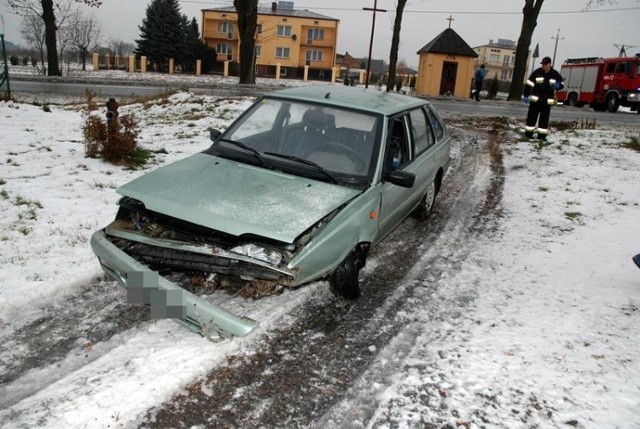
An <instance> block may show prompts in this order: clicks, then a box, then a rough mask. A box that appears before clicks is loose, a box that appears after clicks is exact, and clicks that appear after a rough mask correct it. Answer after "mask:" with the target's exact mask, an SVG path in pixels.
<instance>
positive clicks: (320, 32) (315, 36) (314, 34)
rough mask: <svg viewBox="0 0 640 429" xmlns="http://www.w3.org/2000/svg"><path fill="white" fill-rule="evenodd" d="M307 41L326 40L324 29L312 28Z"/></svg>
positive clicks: (308, 32)
mask: <svg viewBox="0 0 640 429" xmlns="http://www.w3.org/2000/svg"><path fill="white" fill-rule="evenodd" d="M307 39H309V40H324V28H310V29H309V31H307Z"/></svg>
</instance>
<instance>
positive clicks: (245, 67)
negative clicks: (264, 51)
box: [233, 0, 258, 84]
mask: <svg viewBox="0 0 640 429" xmlns="http://www.w3.org/2000/svg"><path fill="white" fill-rule="evenodd" d="M233 5H234V6H235V8H236V12H237V13H238V31H239V32H240V82H239V83H241V84H243V83H247V84H253V83H256V71H255V65H254V59H255V49H256V40H255V35H256V27H257V26H258V0H233Z"/></svg>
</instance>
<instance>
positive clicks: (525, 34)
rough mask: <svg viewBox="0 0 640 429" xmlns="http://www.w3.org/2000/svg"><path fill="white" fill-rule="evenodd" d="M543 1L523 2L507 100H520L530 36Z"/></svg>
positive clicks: (526, 0) (531, 0)
mask: <svg viewBox="0 0 640 429" xmlns="http://www.w3.org/2000/svg"><path fill="white" fill-rule="evenodd" d="M542 3H544V0H525V2H524V7H523V8H522V15H523V17H522V29H521V30H520V37H519V38H518V44H517V46H516V62H515V64H514V66H513V78H512V79H511V86H510V88H509V96H508V98H507V99H508V100H520V97H521V96H522V92H523V89H524V80H525V76H526V73H527V59H528V58H529V46H531V36H532V35H533V30H535V28H536V25H538V15H539V14H540V9H541V8H542Z"/></svg>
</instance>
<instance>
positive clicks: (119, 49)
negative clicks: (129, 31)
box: [107, 38, 136, 57]
mask: <svg viewBox="0 0 640 429" xmlns="http://www.w3.org/2000/svg"><path fill="white" fill-rule="evenodd" d="M107 47H108V48H109V49H110V50H111V52H112V53H113V55H117V56H119V57H126V56H127V55H129V54H130V53H131V52H133V51H134V50H135V48H136V47H135V46H134V45H133V44H132V43H127V42H123V41H122V40H118V39H113V38H112V39H109V40H108V41H107Z"/></svg>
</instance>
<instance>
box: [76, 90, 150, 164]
mask: <svg viewBox="0 0 640 429" xmlns="http://www.w3.org/2000/svg"><path fill="white" fill-rule="evenodd" d="M86 97H87V108H86V111H85V112H84V113H83V115H84V116H85V122H84V125H83V126H82V134H83V136H84V147H85V156H86V157H87V158H102V159H103V160H105V161H108V162H111V163H114V164H126V165H131V164H137V161H136V151H137V144H138V142H137V138H138V131H137V127H138V122H137V121H136V119H135V118H134V117H133V115H122V116H117V115H115V117H112V118H110V119H103V118H102V116H101V115H100V113H99V112H97V109H98V106H97V105H96V103H95V101H94V98H95V93H92V92H90V91H87V93H86Z"/></svg>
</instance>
